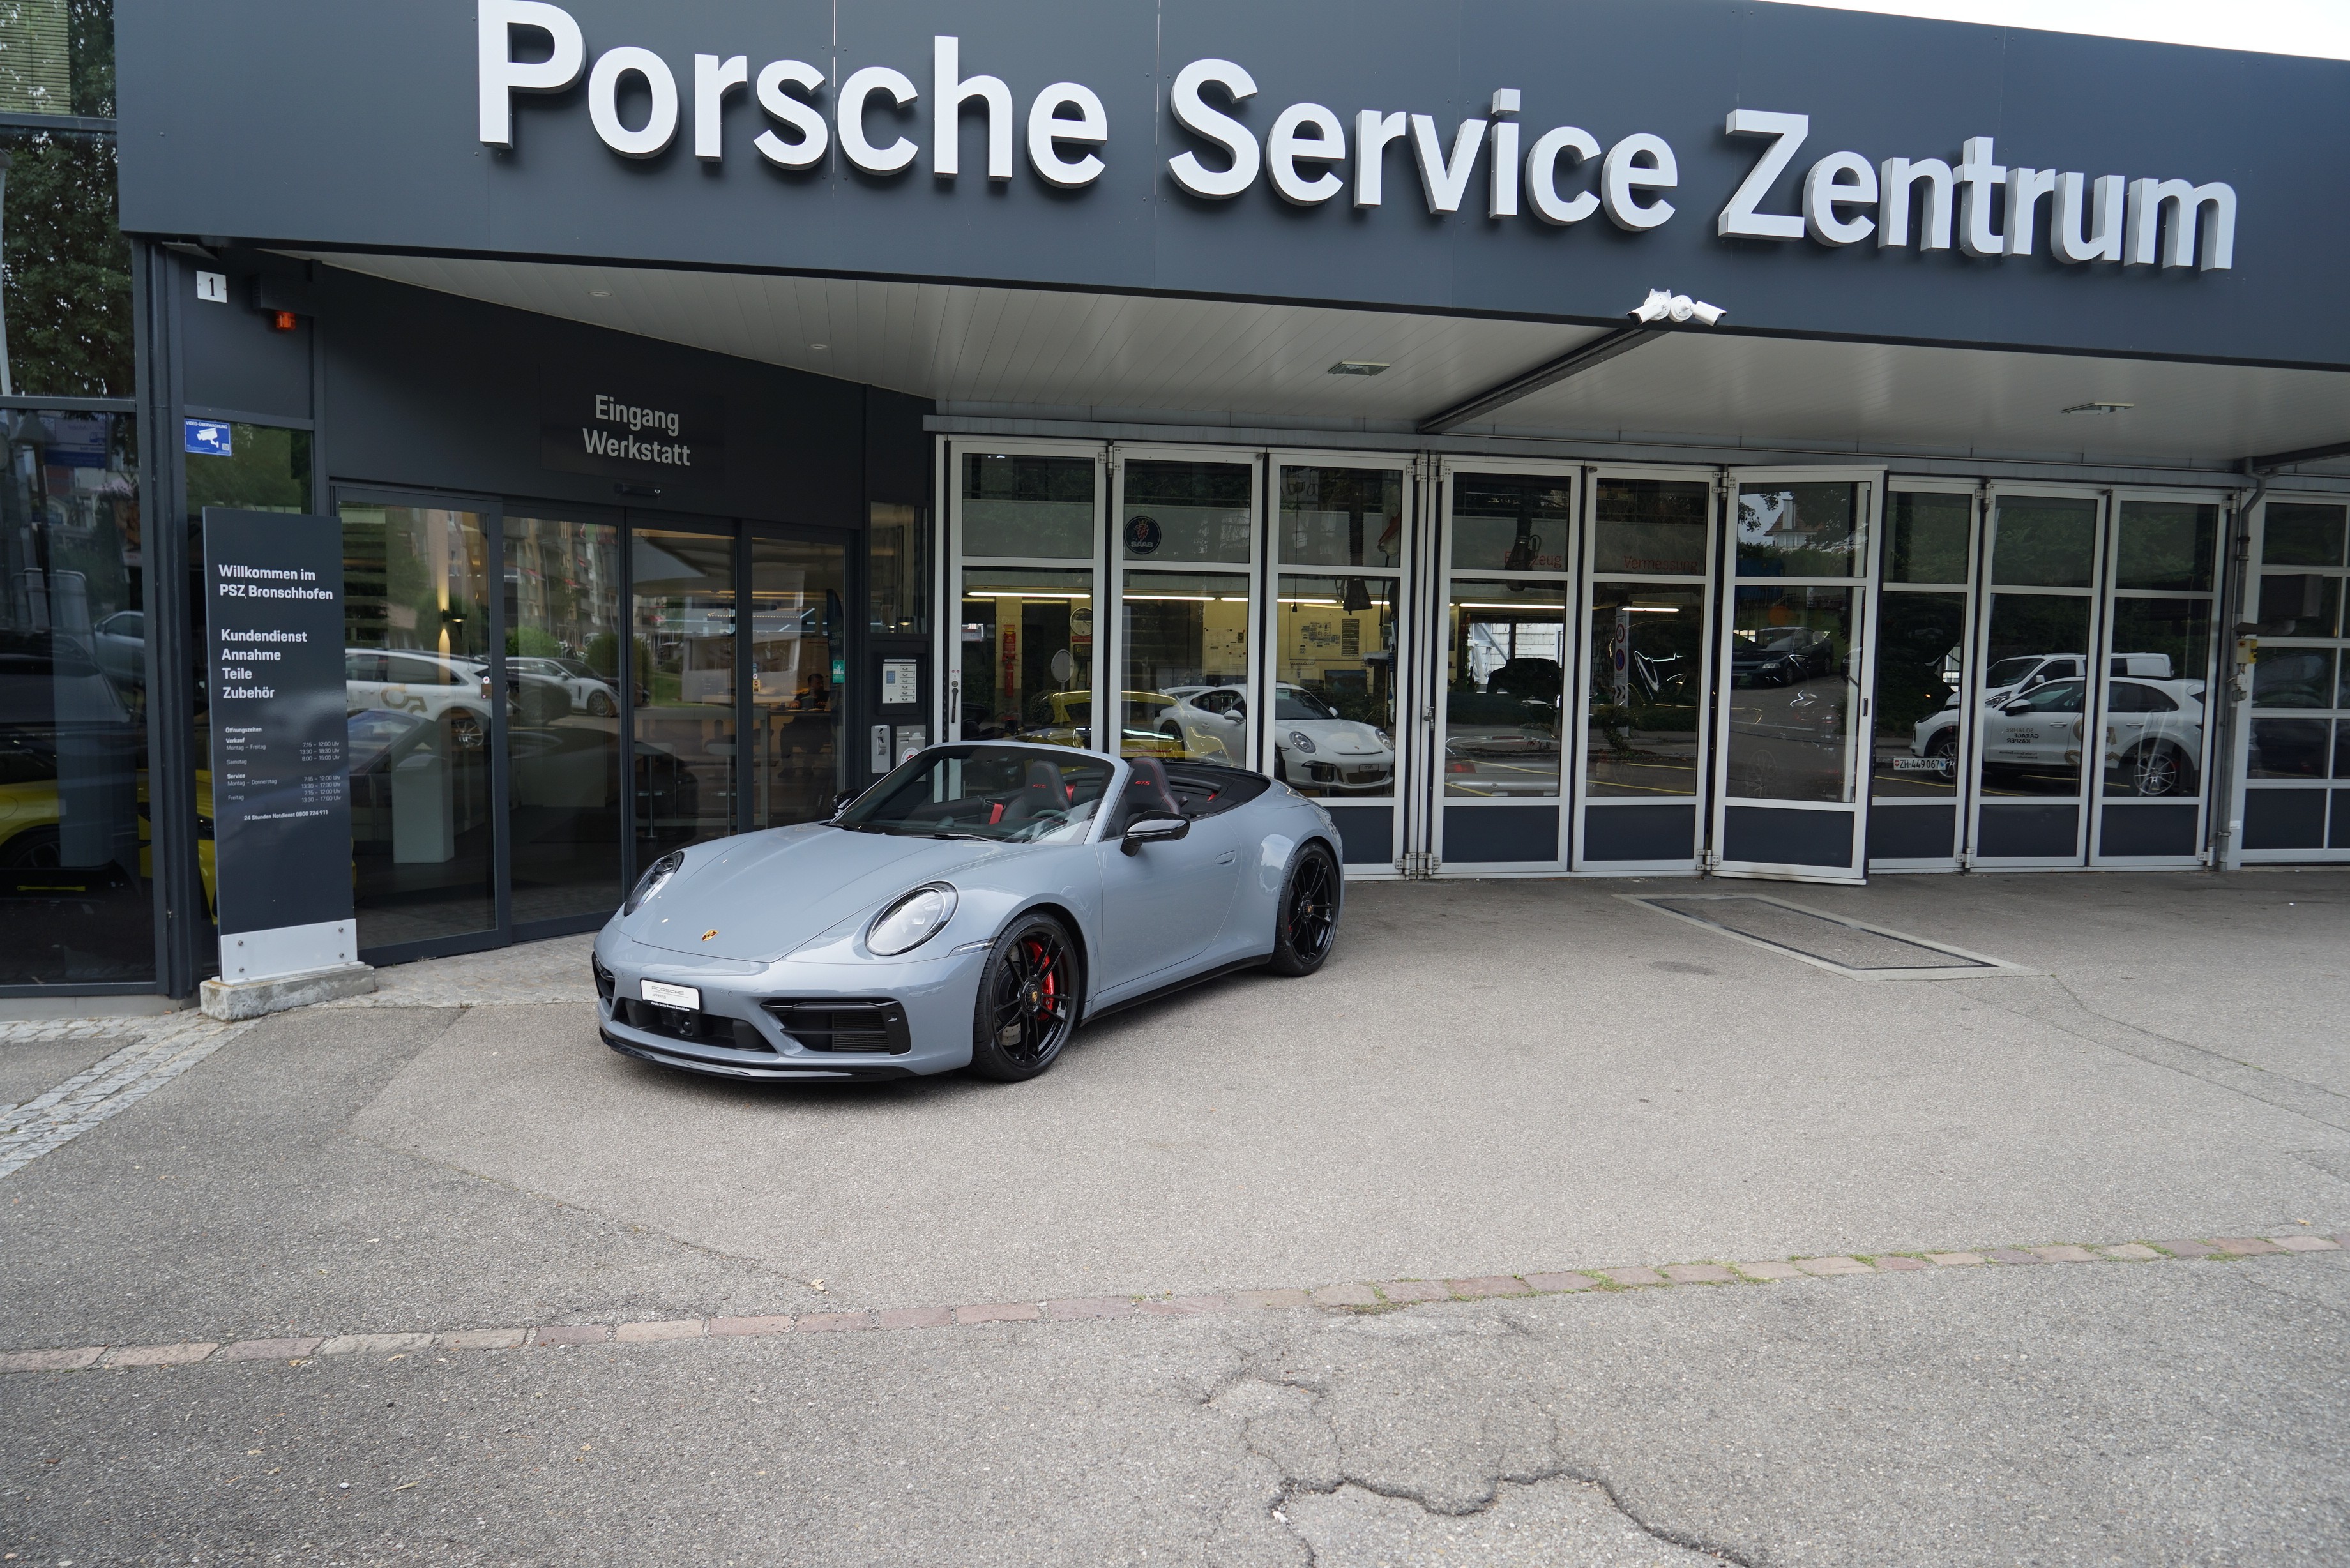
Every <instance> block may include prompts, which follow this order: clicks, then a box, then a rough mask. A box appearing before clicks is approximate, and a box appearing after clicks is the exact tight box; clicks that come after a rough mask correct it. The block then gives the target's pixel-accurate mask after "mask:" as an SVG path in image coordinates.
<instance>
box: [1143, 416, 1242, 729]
mask: <svg viewBox="0 0 2350 1568" xmlns="http://www.w3.org/2000/svg"><path fill="white" fill-rule="evenodd" d="M1116 483H1117V492H1118V496H1117V503H1116V504H1115V506H1114V507H1113V509H1112V514H1111V515H1112V516H1113V518H1114V519H1115V520H1116V523H1117V526H1116V527H1115V529H1113V531H1112V534H1113V537H1112V540H1111V561H1112V570H1113V571H1114V572H1115V573H1116V574H1117V582H1118V613H1117V617H1116V630H1117V638H1116V653H1115V655H1114V657H1115V659H1116V660H1117V668H1118V697H1117V703H1118V712H1117V715H1116V725H1117V729H1118V750H1119V751H1120V752H1121V753H1123V754H1125V755H1127V756H1157V757H1180V758H1188V759H1193V760H1197V761H1203V762H1212V763H1225V764H1227V765H1229V766H1232V767H1236V768H1245V767H1248V766H1250V765H1251V764H1252V759H1253V740H1254V737H1255V733H1256V729H1257V726H1256V725H1255V723H1254V722H1253V720H1254V717H1255V713H1256V701H1255V700H1256V698H1257V696H1258V693H1257V691H1255V690H1254V688H1253V684H1252V682H1251V680H1250V662H1249V654H1250V650H1251V649H1253V648H1254V647H1255V645H1256V635H1255V628H1256V615H1255V607H1254V602H1253V601H1254V595H1253V592H1252V589H1253V576H1252V568H1253V566H1254V565H1255V562H1256V541H1257V536H1258V535H1259V533H1260V530H1259V529H1258V527H1257V525H1256V516H1257V510H1256V488H1257V465H1256V463H1255V462H1253V461H1239V462H1236V461H1233V460H1232V457H1231V455H1230V454H1222V456H1221V457H1219V458H1215V459H1211V458H1207V457H1194V456H1191V455H1188V454H1184V453H1181V452H1154V451H1152V450H1151V449H1140V450H1138V449H1131V448H1128V449H1121V450H1120V452H1118V459H1117V481H1116Z"/></svg>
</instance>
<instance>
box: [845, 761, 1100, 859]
mask: <svg viewBox="0 0 2350 1568" xmlns="http://www.w3.org/2000/svg"><path fill="white" fill-rule="evenodd" d="M1038 764H1042V765H1043V766H1044V767H1045V768H1046V769H1049V770H1051V771H1050V773H1049V774H1040V773H1039V772H1038V767H1037V765H1038ZM973 774H977V776H976V777H975V778H974V777H973V776H972V775H973ZM1117 775H1118V768H1117V764H1116V763H1114V762H1113V761H1112V760H1111V759H1109V758H1107V757H1104V756H1099V755H1097V754H1095V753H1091V752H1080V751H1076V750H1074V749H1070V748H1065V747H1059V746H1034V745H1012V744H1006V743H1003V742H988V741H966V742H957V743H955V744H952V745H945V746H932V747H931V748H929V749H928V750H926V751H923V752H920V753H916V754H915V755H914V756H912V757H910V758H908V759H907V760H906V761H905V762H902V763H899V764H898V765H897V766H896V767H894V768H892V769H890V770H889V773H888V774H885V775H883V776H882V777H881V778H880V779H879V780H877V781H875V783H874V784H872V786H871V787H870V788H868V789H867V790H866V791H865V792H864V793H863V794H859V795H858V797H857V798H856V799H855V800H854V801H852V802H850V803H849V805H847V807H846V808H844V809H843V810H842V811H841V813H840V815H838V816H837V817H835V818H834V819H833V822H832V826H835V827H838V828H841V829H844V830H846V831H847V832H851V833H875V834H881V835H885V836H889V837H896V838H948V839H972V840H974V841H977V842H980V843H985V844H1079V843H1083V842H1084V841H1085V840H1086V839H1087V837H1088V836H1091V834H1092V832H1093V826H1094V822H1095V819H1096V818H1097V816H1099V815H1100V814H1101V812H1102V809H1103V803H1104V802H1105V801H1107V800H1108V799H1109V798H1110V786H1111V784H1113V783H1114V782H1115V781H1116V779H1117ZM974 785H975V786H976V787H973V786H974ZM945 788H952V789H955V790H957V791H958V792H959V793H957V794H955V795H953V796H952V797H951V798H949V797H946V796H945V795H943V794H941V791H942V789H945ZM1055 789H1057V790H1058V791H1059V793H1060V797H1061V799H1062V800H1063V801H1064V803H1065V804H1063V805H1049V804H1046V803H1048V802H1049V801H1051V800H1052V798H1053V793H1054V791H1055Z"/></svg>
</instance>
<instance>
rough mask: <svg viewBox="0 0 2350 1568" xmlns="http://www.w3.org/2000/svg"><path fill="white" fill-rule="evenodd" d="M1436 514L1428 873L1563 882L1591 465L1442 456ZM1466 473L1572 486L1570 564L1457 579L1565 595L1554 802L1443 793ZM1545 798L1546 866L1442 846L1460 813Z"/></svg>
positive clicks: (1467, 572)
mask: <svg viewBox="0 0 2350 1568" xmlns="http://www.w3.org/2000/svg"><path fill="white" fill-rule="evenodd" d="M1434 467H1435V475H1434V480H1435V483H1434V485H1433V487H1432V488H1433V496H1432V500H1433V502H1434V505H1433V511H1434V514H1435V517H1436V526H1435V527H1434V528H1432V529H1431V530H1430V534H1431V535H1432V536H1431V538H1430V562H1431V566H1430V574H1429V583H1430V588H1429V592H1428V593H1427V595H1426V596H1425V597H1426V602H1427V619H1428V622H1429V625H1428V631H1427V635H1426V638H1425V639H1424V640H1423V647H1424V649H1425V651H1424V654H1423V655H1422V666H1423V668H1422V676H1423V679H1425V680H1426V681H1427V682H1428V685H1429V690H1430V701H1429V702H1428V703H1427V704H1426V706H1427V708H1428V710H1429V717H1428V720H1427V726H1426V727H1427V735H1426V739H1425V749H1426V752H1427V755H1428V758H1429V770H1428V784H1427V788H1428V791H1429V796H1430V798H1429V800H1428V803H1427V808H1426V809H1427V812H1428V833H1427V842H1426V844H1425V845H1424V846H1421V847H1423V848H1424V849H1425V852H1426V854H1427V857H1428V859H1427V865H1428V868H1429V869H1430V871H1432V872H1440V873H1442V874H1445V875H1451V876H1466V877H1559V876H1564V875H1566V874H1567V873H1569V872H1570V871H1572V869H1573V868H1574V851H1575V842H1576V835H1575V826H1576V823H1575V811H1574V805H1573V796H1574V791H1573V789H1572V788H1571V787H1570V782H1569V779H1568V773H1569V765H1570V763H1571V762H1572V761H1574V760H1575V758H1574V756H1573V755H1572V754H1571V753H1570V752H1569V749H1568V744H1567V742H1568V738H1569V737H1570V736H1571V735H1572V734H1573V733H1574V731H1575V726H1574V724H1573V723H1572V722H1570V720H1569V717H1568V714H1567V712H1566V711H1565V710H1566V709H1567V707H1568V706H1569V705H1570V704H1572V703H1573V702H1574V701H1575V696H1576V690H1577V687H1578V686H1579V685H1580V684H1581V681H1579V680H1578V679H1577V674H1578V671H1581V672H1582V677H1583V680H1588V678H1589V675H1588V671H1587V670H1584V668H1583V667H1584V662H1585V661H1584V659H1583V658H1582V657H1581V655H1582V651H1583V650H1582V649H1581V647H1580V645H1579V644H1578V643H1577V641H1576V639H1575V624H1576V618H1577V587H1578V585H1579V582H1580V577H1579V574H1578V572H1577V570H1576V568H1577V566H1578V565H1579V563H1580V562H1581V561H1582V559H1583V533H1584V515H1583V488H1584V473H1585V465H1584V464H1582V463H1579V462H1562V461H1559V460H1556V459H1547V458H1527V459H1524V460H1523V461H1520V462H1512V461H1510V460H1509V459H1507V458H1492V457H1478V458H1457V457H1440V458H1437V459H1435V460H1434ZM1462 474H1499V475H1503V476H1523V477H1526V478H1555V479H1559V480H1563V481H1564V482H1565V484H1566V487H1567V493H1568V501H1567V521H1566V526H1567V539H1566V541H1565V549H1564V551H1563V552H1562V559H1563V560H1564V561H1565V565H1564V566H1561V567H1560V568H1559V569H1558V570H1556V571H1523V572H1513V571H1505V570H1502V569H1498V568H1497V569H1494V570H1492V571H1487V570H1485V569H1483V568H1482V567H1472V568H1463V569H1461V570H1460V571H1459V573H1458V575H1459V576H1461V579H1462V580H1464V581H1468V582H1480V583H1482V582H1497V583H1519V582H1523V583H1525V584H1527V585H1529V586H1540V587H1545V588H1548V587H1555V588H1556V589H1557V590H1558V593H1559V642H1560V648H1559V669H1560V673H1561V675H1562V677H1563V680H1562V684H1561V688H1560V692H1559V706H1560V713H1559V726H1558V730H1559V735H1558V738H1559V767H1558V790H1557V793H1556V794H1552V795H1550V796H1548V797H1544V796H1539V795H1537V796H1526V797H1510V796H1496V797H1494V798H1492V799H1486V800H1479V799H1474V798H1468V797H1462V798H1454V797H1451V796H1448V795H1447V794H1445V793H1444V774H1443V773H1442V771H1441V764H1442V762H1443V760H1444V758H1445V756H1446V754H1447V753H1446V747H1447V745H1448V744H1449V742H1450V740H1451V714H1450V711H1449V693H1450V690H1451V689H1450V686H1449V684H1448V682H1447V680H1446V676H1447V673H1448V672H1449V670H1450V669H1451V644H1452V628H1451V609H1452V584H1453V579H1454V576H1455V575H1456V569H1455V567H1454V566H1453V564H1452V543H1453V533H1454V512H1453V508H1454V493H1453V481H1454V480H1455V479H1456V478H1458V477H1459V476H1461V475H1462ZM1545 798H1546V799H1547V801H1548V803H1549V804H1550V805H1552V806H1553V807H1555V809H1556V812H1557V815H1558V840H1557V851H1556V853H1555V854H1554V855H1553V856H1552V857H1551V858H1550V859H1548V860H1478V861H1464V860H1456V859H1452V858H1449V857H1448V856H1447V854H1446V849H1445V843H1444V831H1445V825H1446V822H1447V820H1448V818H1449V815H1450V814H1451V812H1452V811H1453V810H1454V809H1455V808H1459V809H1462V810H1469V811H1474V810H1480V809H1485V808H1490V807H1493V806H1517V807H1520V808H1523V807H1526V806H1530V805H1542V804H1543V803H1544V800H1545Z"/></svg>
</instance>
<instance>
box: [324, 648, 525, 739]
mask: <svg viewBox="0 0 2350 1568" xmlns="http://www.w3.org/2000/svg"><path fill="white" fill-rule="evenodd" d="M343 696H344V702H345V705H346V707H347V708H348V710H349V711H351V712H354V713H358V712H363V711H368V710H370V709H381V710H384V711H389V712H394V713H410V714H413V715H415V716H416V717H418V718H421V719H432V720H434V721H437V722H442V723H443V724H444V725H445V726H446V727H447V729H448V732H449V738H450V740H451V741H452V742H453V743H454V744H456V745H457V746H459V747H461V748H463V750H466V751H474V750H477V749H479V748H480V747H482V746H484V745H487V744H488V743H489V739H490V675H489V668H488V666H486V665H484V664H480V663H477V662H475V661H474V660H473V659H453V658H451V657H449V656H448V655H446V654H440V653H424V652H421V651H419V650H416V649H384V648H347V649H344V650H343Z"/></svg>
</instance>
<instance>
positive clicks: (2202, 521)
mask: <svg viewBox="0 0 2350 1568" xmlns="http://www.w3.org/2000/svg"><path fill="white" fill-rule="evenodd" d="M2119 521H2120V524H2121V526H2120V532H2119V535H2118V537H2117V539H2116V545H2115V551H2114V587H2117V588H2176V589H2179V590H2181V591H2183V592H2187V593H2210V591H2211V586H2212V573H2213V572H2214V571H2215V570H2216V569H2217V567H2218V560H2217V557H2216V552H2217V550H2218V548H2219V544H2220V509H2219V507H2217V506H2215V505H2201V504H2194V503H2188V502H2167V501H2125V502H2123V503H2122V504H2121V515H2120V519H2119Z"/></svg>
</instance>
